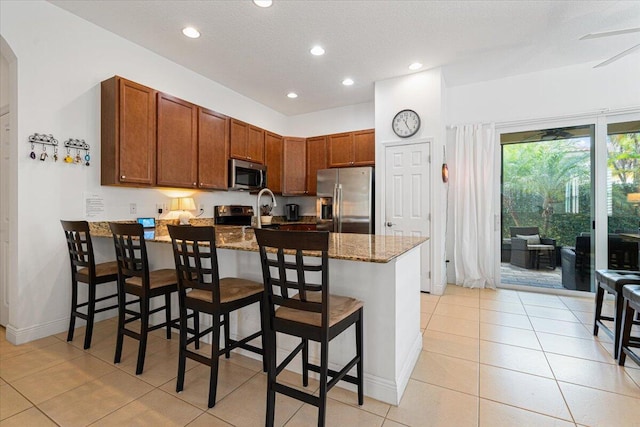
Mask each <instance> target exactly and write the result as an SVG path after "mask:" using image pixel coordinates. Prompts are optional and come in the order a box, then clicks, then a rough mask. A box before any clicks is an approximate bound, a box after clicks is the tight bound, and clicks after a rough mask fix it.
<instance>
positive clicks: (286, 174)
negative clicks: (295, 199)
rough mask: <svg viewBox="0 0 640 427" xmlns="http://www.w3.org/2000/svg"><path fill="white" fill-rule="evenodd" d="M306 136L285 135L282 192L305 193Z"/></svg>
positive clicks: (296, 194)
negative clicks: (293, 136) (292, 136)
mask: <svg viewBox="0 0 640 427" xmlns="http://www.w3.org/2000/svg"><path fill="white" fill-rule="evenodd" d="M306 144H307V143H306V139H304V138H291V137H285V138H284V140H283V143H282V145H283V151H284V155H283V156H284V157H283V167H282V171H283V172H282V176H283V177H282V180H283V182H282V194H283V195H286V196H298V195H304V193H305V190H306V176H307V175H306V169H307V167H306V163H307V155H306V152H307V145H306Z"/></svg>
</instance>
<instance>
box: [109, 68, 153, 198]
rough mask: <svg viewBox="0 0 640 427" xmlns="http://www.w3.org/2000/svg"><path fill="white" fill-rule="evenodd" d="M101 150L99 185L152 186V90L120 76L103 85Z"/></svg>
mask: <svg viewBox="0 0 640 427" xmlns="http://www.w3.org/2000/svg"><path fill="white" fill-rule="evenodd" d="M100 150H101V169H100V174H101V184H102V185H129V186H138V187H148V186H152V185H154V184H155V177H156V169H155V167H156V91H155V90H153V89H151V88H149V87H146V86H143V85H140V84H137V83H134V82H132V81H129V80H126V79H123V78H122V77H119V76H114V77H112V78H110V79H108V80H105V81H103V82H102V84H101V144H100Z"/></svg>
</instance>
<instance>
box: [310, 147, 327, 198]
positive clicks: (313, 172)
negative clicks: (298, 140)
mask: <svg viewBox="0 0 640 427" xmlns="http://www.w3.org/2000/svg"><path fill="white" fill-rule="evenodd" d="M326 167H327V137H326V136H315V137H313V138H307V191H306V194H307V195H309V196H315V195H316V193H317V191H318V170H319V169H326Z"/></svg>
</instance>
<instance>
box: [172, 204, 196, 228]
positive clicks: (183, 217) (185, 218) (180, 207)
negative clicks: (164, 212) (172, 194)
mask: <svg viewBox="0 0 640 427" xmlns="http://www.w3.org/2000/svg"><path fill="white" fill-rule="evenodd" d="M171 210H172V211H180V215H179V216H178V218H180V225H189V218H192V217H193V215H192V214H191V213H189V212H186V211H194V210H196V203H195V202H194V201H193V197H180V198H179V199H172V200H171Z"/></svg>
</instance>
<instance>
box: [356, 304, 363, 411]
mask: <svg viewBox="0 0 640 427" xmlns="http://www.w3.org/2000/svg"><path fill="white" fill-rule="evenodd" d="M362 315H363V314H362V310H361V311H360V318H359V319H358V320H357V321H356V352H357V354H358V357H359V358H360V361H359V362H358V364H357V365H356V369H357V372H358V405H362V404H364V387H363V382H364V361H363V360H362V354H363V351H362V336H363V328H362Z"/></svg>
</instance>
